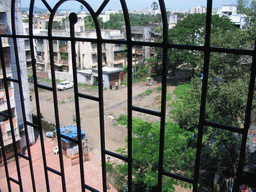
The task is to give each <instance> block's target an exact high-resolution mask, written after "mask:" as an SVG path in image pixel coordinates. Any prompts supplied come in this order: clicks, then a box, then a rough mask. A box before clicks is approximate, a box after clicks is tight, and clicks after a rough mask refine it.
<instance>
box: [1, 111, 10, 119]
mask: <svg viewBox="0 0 256 192" xmlns="http://www.w3.org/2000/svg"><path fill="white" fill-rule="evenodd" d="M0 115H1V116H4V117H6V118H9V115H8V114H6V113H3V112H0Z"/></svg>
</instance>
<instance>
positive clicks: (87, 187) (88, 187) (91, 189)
mask: <svg viewBox="0 0 256 192" xmlns="http://www.w3.org/2000/svg"><path fill="white" fill-rule="evenodd" d="M84 187H85V188H86V189H88V190H90V191H93V192H99V191H98V190H96V189H94V188H92V187H90V186H89V185H86V184H84Z"/></svg>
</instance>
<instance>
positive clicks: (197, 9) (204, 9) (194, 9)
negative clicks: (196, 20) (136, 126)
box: [190, 6, 206, 14]
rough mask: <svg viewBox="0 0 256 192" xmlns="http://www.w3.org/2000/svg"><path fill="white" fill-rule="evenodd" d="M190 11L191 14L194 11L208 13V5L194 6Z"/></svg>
mask: <svg viewBox="0 0 256 192" xmlns="http://www.w3.org/2000/svg"><path fill="white" fill-rule="evenodd" d="M190 13H191V14H193V13H206V7H201V6H197V7H193V8H192V9H191V10H190Z"/></svg>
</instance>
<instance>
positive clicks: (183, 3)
mask: <svg viewBox="0 0 256 192" xmlns="http://www.w3.org/2000/svg"><path fill="white" fill-rule="evenodd" d="M46 1H47V2H48V3H49V5H50V6H51V7H53V6H54V5H55V4H56V3H57V2H58V0H46ZM29 2H30V0H21V6H22V7H29ZM86 2H87V3H88V4H90V5H91V7H92V8H93V9H94V10H97V9H98V8H99V7H100V5H101V3H102V2H103V0H87V1H86ZM153 2H157V3H158V1H157V0H126V3H127V7H128V9H129V11H133V10H136V9H138V10H139V9H145V8H151V4H152V3H153ZM231 3H233V4H236V0H213V7H214V8H221V6H222V4H231ZM35 6H36V7H39V8H45V6H44V4H43V3H42V2H41V0H35ZM165 6H166V8H169V9H179V10H190V9H191V8H193V7H196V6H206V0H165ZM80 7H81V4H79V3H78V2H77V1H74V0H73V1H68V2H65V3H64V4H63V5H62V6H61V7H60V9H69V10H80ZM117 9H121V5H120V0H110V1H109V3H108V5H107V6H106V8H105V10H117ZM83 10H84V11H86V9H85V8H84V9H83Z"/></svg>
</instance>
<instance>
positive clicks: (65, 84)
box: [57, 81, 74, 91]
mask: <svg viewBox="0 0 256 192" xmlns="http://www.w3.org/2000/svg"><path fill="white" fill-rule="evenodd" d="M73 86H74V83H73V82H70V81H62V82H61V83H60V84H59V85H57V89H58V90H61V91H64V90H66V89H69V88H72V87H73Z"/></svg>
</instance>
